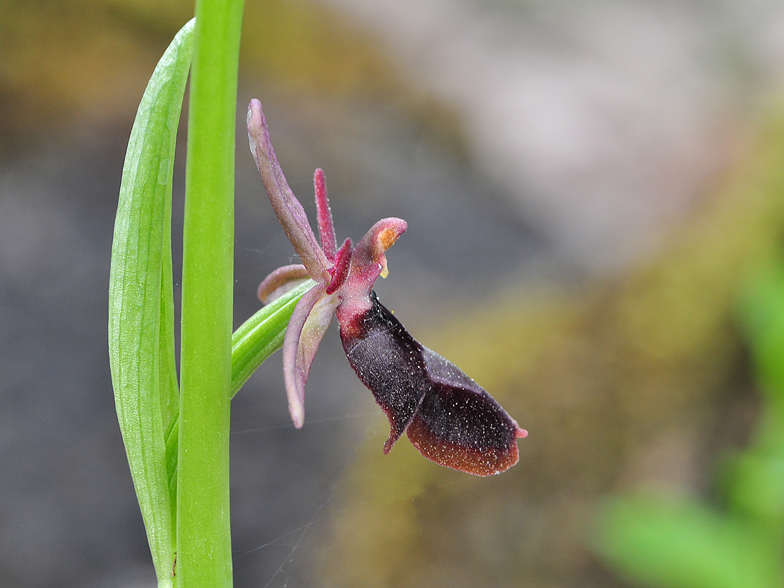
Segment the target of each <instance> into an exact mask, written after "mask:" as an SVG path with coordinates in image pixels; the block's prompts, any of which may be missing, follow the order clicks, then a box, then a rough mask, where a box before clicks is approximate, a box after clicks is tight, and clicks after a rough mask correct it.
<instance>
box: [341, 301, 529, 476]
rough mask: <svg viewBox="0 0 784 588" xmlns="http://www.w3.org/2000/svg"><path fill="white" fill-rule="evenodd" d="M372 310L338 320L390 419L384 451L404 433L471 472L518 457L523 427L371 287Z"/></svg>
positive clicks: (499, 467)
mask: <svg viewBox="0 0 784 588" xmlns="http://www.w3.org/2000/svg"><path fill="white" fill-rule="evenodd" d="M371 300H372V306H371V308H370V310H368V311H367V312H364V313H362V314H360V315H358V316H356V317H354V318H353V321H352V322H354V324H351V325H346V327H347V328H344V326H343V325H341V329H340V336H341V339H342V341H343V348H344V350H345V351H346V357H348V361H349V363H350V364H351V367H352V368H354V371H355V372H356V373H357V375H358V376H359V378H360V380H362V382H363V383H364V384H365V385H366V386H367V387H368V388H369V389H370V391H371V392H372V393H373V396H374V397H375V399H376V402H378V404H379V405H380V406H381V408H382V409H383V410H384V412H385V413H386V415H387V417H388V418H389V425H390V429H391V430H390V435H389V439H387V441H386V443H385V444H384V453H388V452H389V451H390V449H392V446H393V445H394V444H395V442H396V441H397V440H398V439H399V438H400V436H401V435H402V434H403V433H404V432H407V433H408V438H409V439H410V440H411V443H412V445H413V446H414V447H416V448H417V449H418V450H419V452H420V453H421V454H422V455H424V456H425V457H426V458H428V459H429V460H431V461H434V462H436V463H438V464H440V465H443V466H446V467H450V468H453V469H456V470H461V471H464V472H468V473H470V474H475V475H480V476H488V475H490V474H498V473H500V472H503V471H504V470H507V469H508V468H510V467H512V466H513V465H514V464H516V463H517V460H518V453H517V442H516V439H517V438H518V437H525V436H526V435H527V433H526V432H525V431H524V430H523V429H521V428H520V427H519V426H518V425H517V423H516V422H515V421H514V420H513V419H512V418H511V417H510V416H509V415H508V414H507V413H506V411H504V409H503V408H501V406H500V405H499V404H498V403H497V402H496V401H495V400H494V399H493V397H492V396H490V395H489V394H488V393H487V392H485V390H484V389H482V388H481V387H480V386H479V385H477V383H476V382H474V381H473V380H472V379H471V378H469V377H468V376H467V375H466V374H464V373H463V372H462V371H461V370H460V369H459V368H458V367H457V366H456V365H454V364H453V363H452V362H450V361H448V360H446V359H444V358H443V357H441V356H440V355H438V354H437V353H435V352H433V351H431V350H430V349H428V348H426V347H424V346H422V345H421V344H420V343H419V342H417V341H416V340H415V339H414V338H413V337H412V336H411V335H410V334H409V333H408V331H406V329H405V328H404V327H403V325H402V324H400V321H398V320H397V319H396V318H395V316H394V315H393V314H392V313H391V312H390V311H389V310H387V309H386V308H385V307H384V306H383V305H382V304H381V303H380V302H379V301H378V297H377V296H376V293H375V292H371Z"/></svg>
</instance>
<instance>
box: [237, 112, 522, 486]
mask: <svg viewBox="0 0 784 588" xmlns="http://www.w3.org/2000/svg"><path fill="white" fill-rule="evenodd" d="M248 137H249V140H250V149H251V152H252V153H253V157H254V158H255V160H256V165H257V167H258V168H259V172H260V173H261V179H262V181H263V183H264V187H265V189H266V191H267V195H268V196H269V199H270V202H271V203H272V208H273V209H274V210H275V214H276V215H277V217H278V220H279V221H280V224H281V225H282V226H283V231H284V232H285V233H286V236H287V237H288V238H289V241H291V244H292V245H294V249H295V251H296V252H297V254H298V255H299V257H300V259H301V261H302V264H297V265H288V266H285V267H281V268H279V269H277V270H275V271H274V272H272V273H271V274H270V275H269V276H267V278H265V279H264V281H263V282H262V283H261V284H260V285H259V290H258V294H259V298H260V299H261V300H262V302H269V301H271V300H272V299H274V298H276V297H277V296H280V295H281V294H282V293H283V292H285V291H287V290H288V289H290V288H292V287H294V286H295V285H296V284H297V283H299V282H302V281H303V280H306V279H307V278H311V279H312V280H313V281H314V282H315V283H316V284H315V285H314V286H313V287H312V288H311V289H310V290H308V291H307V292H306V293H305V295H304V296H302V298H301V299H300V301H299V303H298V304H297V306H296V308H295V309H294V312H293V313H292V315H291V319H290V321H289V325H288V328H287V329H286V334H285V337H284V341H283V375H284V381H285V386H286V394H287V396H288V403H289V412H290V413H291V418H292V420H293V422H294V426H295V427H296V428H300V427H302V424H303V422H304V419H305V382H306V381H307V379H308V373H309V371H310V366H311V364H312V362H313V357H314V355H315V354H316V350H317V349H318V346H319V344H320V343H321V340H322V338H323V337H324V333H325V332H326V330H327V327H328V326H329V324H330V322H331V320H332V315H333V313H334V314H336V315H337V320H338V326H339V329H340V339H341V341H342V342H343V349H344V350H345V352H346V357H347V358H348V362H349V364H350V365H351V367H352V368H353V369H354V371H355V372H356V374H357V376H359V379H360V380H361V381H362V382H363V383H364V384H365V386H367V388H369V389H370V391H371V392H372V393H373V396H374V397H375V400H376V402H377V403H378V404H379V405H380V406H381V409H382V410H383V411H384V412H385V413H386V415H387V418H388V419H389V425H390V429H391V430H390V435H389V438H388V439H387V441H386V443H385V444H384V453H389V451H390V450H391V449H392V446H393V445H394V444H395V442H396V441H397V440H398V439H399V438H400V437H401V436H402V435H403V433H404V432H405V433H406V434H407V435H408V438H409V440H410V441H411V444H412V445H413V446H414V447H415V448H416V449H417V450H419V452H420V453H422V455H424V456H425V457H426V458H427V459H429V460H431V461H434V462H436V463H438V464H440V465H443V466H446V467H450V468H453V469H456V470H460V471H464V472H468V473H470V474H475V475H480V476H487V475H490V474H497V473H500V472H503V471H504V470H507V469H508V468H510V467H511V466H513V465H514V464H516V463H517V460H518V450H517V442H516V440H517V438H518V437H520V438H521V437H525V436H527V435H528V433H527V432H526V431H525V430H523V429H521V428H520V427H519V426H518V425H517V423H516V422H515V421H514V420H513V419H512V418H511V417H510V416H509V415H508V414H507V413H506V412H505V411H504V409H503V408H501V407H500V406H499V404H498V403H497V402H496V401H495V400H494V399H493V398H492V397H491V396H490V395H489V394H488V393H487V392H485V390H483V389H482V388H481V387H480V386H479V385H478V384H476V382H474V381H473V380H472V379H471V378H469V377H468V376H467V375H466V374H464V373H463V372H462V371H460V369H459V368H458V367H457V366H456V365H454V364H453V363H451V362H449V361H448V360H446V359H444V358H443V357H441V356H440V355H438V354H437V353H435V352H433V351H431V350H430V349H428V348H426V347H424V346H423V345H421V344H419V343H418V342H417V341H416V340H415V339H414V338H413V337H412V336H411V335H410V334H409V333H408V331H406V330H405V328H404V327H403V325H402V324H401V323H400V321H398V320H397V318H395V316H394V315H393V314H392V313H391V312H390V311H389V310H387V309H386V308H385V307H384V306H383V305H382V304H381V302H379V300H378V297H377V296H376V293H375V292H374V291H373V286H374V285H375V283H376V280H377V279H378V277H379V276H382V277H386V276H387V273H388V270H387V260H386V254H385V253H386V250H387V249H389V248H390V247H391V246H392V244H393V243H394V242H395V241H396V240H397V238H398V237H399V236H400V235H401V234H402V233H403V232H405V230H406V228H407V226H408V225H407V224H406V222H405V221H404V220H402V219H399V218H385V219H382V220H380V221H378V222H377V223H376V224H375V225H373V226H372V227H371V228H370V230H369V231H368V232H367V233H366V234H365V236H364V237H362V239H360V241H359V242H358V243H357V244H356V246H354V244H353V243H352V241H351V239H346V240H345V241H344V242H343V245H342V246H341V247H340V248H338V247H337V241H336V240H335V231H334V227H333V224H332V213H331V212H330V209H329V202H328V200H327V188H326V180H325V178H324V172H323V171H322V170H321V169H317V170H316V172H315V176H314V185H315V192H316V210H317V215H318V229H319V237H320V239H319V240H320V245H319V243H318V242H317V241H316V236H315V235H314V233H313V230H312V229H311V227H310V224H309V223H308V218H307V216H306V215H305V211H304V209H303V208H302V205H301V204H300V203H299V201H298V200H297V198H296V197H295V196H294V193H293V192H292V191H291V188H289V185H288V183H287V182H286V178H285V177H284V175H283V171H282V170H281V167H280V165H279V164H278V160H277V158H276V156H275V151H274V149H273V148H272V142H271V141H270V135H269V129H268V128H267V123H266V120H265V118H264V113H263V112H262V109H261V103H260V102H259V101H258V100H252V101H251V103H250V106H249V107H248Z"/></svg>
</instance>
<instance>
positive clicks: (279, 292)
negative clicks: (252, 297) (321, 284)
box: [256, 263, 310, 304]
mask: <svg viewBox="0 0 784 588" xmlns="http://www.w3.org/2000/svg"><path fill="white" fill-rule="evenodd" d="M308 278H310V275H309V274H308V270H307V269H305V266H304V265H302V264H301V263H298V264H294V265H284V266H283V267H279V268H278V269H276V270H275V271H274V272H272V273H271V274H270V275H268V276H267V277H266V278H264V280H262V282H261V284H259V289H258V290H257V292H256V293H257V295H258V297H259V300H261V301H262V302H264V303H265V304H266V303H268V302H272V301H273V300H275V299H276V298H280V297H281V296H283V295H284V294H285V293H286V292H288V291H289V290H293V289H294V288H296V287H297V286H299V285H300V284H301V283H302V282H303V281H305V280H307V279H308Z"/></svg>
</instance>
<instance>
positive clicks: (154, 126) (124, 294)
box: [109, 20, 194, 586]
mask: <svg viewBox="0 0 784 588" xmlns="http://www.w3.org/2000/svg"><path fill="white" fill-rule="evenodd" d="M193 31H194V21H193V20H191V21H190V22H188V23H187V24H186V25H185V26H184V27H183V28H182V30H180V32H179V33H178V34H177V35H176V36H175V38H174V40H173V41H172V43H171V45H170V46H169V48H168V49H167V50H166V52H165V53H164V55H163V57H161V60H160V62H159V63H158V65H157V67H156V68H155V71H154V72H153V75H152V77H151V79H150V82H149V84H148V85H147V89H146V90H145V92H144V96H143V97H142V101H141V103H140V105H139V110H138V112H137V115H136V121H135V122H134V125H133V130H132V131H131V137H130V140H129V141H128V151H127V153H126V157H125V166H124V168H123V177H122V185H121V187H120V198H119V203H118V206H117V217H116V220H115V227H114V241H113V243H112V264H111V273H110V278H109V361H110V366H111V372H112V382H113V385H114V396H115V404H116V407H117V417H118V420H119V423H120V430H121V432H122V436H123V442H124V443H125V450H126V453H127V456H128V463H129V465H130V469H131V475H132V477H133V483H134V487H135V489H136V495H137V498H138V500H139V506H140V508H141V511H142V517H143V518H144V524H145V527H146V530H147V539H148V541H149V544H150V551H151V552H152V558H153V562H154V564H155V570H156V573H157V575H158V582H159V586H170V585H171V584H172V578H171V569H172V563H173V561H174V550H175V536H174V514H175V509H174V504H173V502H172V491H173V490H172V488H171V486H170V483H169V472H168V470H167V460H166V443H165V439H164V434H165V432H166V431H167V429H169V428H170V427H171V426H172V423H173V422H174V420H175V419H176V417H177V402H178V392H177V373H176V366H175V362H174V312H173V296H172V275H171V267H172V260H171V186H172V169H173V164H174V147H175V142H176V138H177V127H178V122H179V118H180V110H181V107H182V100H183V95H184V92H185V83H186V81H187V78H188V70H189V67H190V61H191V49H192V41H193Z"/></svg>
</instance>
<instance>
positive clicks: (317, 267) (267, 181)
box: [248, 99, 330, 282]
mask: <svg viewBox="0 0 784 588" xmlns="http://www.w3.org/2000/svg"><path fill="white" fill-rule="evenodd" d="M248 139H249V142H250V150H251V152H252V153H253V157H254V159H255V160H256V167H258V169H259V173H260V174H261V180H262V182H264V188H265V189H266V190H267V195H268V196H269V199H270V202H271V203H272V208H273V209H274V210H275V215H276V216H277V217H278V220H279V221H280V224H281V226H282V227H283V231H284V232H285V233H286V236H287V237H288V238H289V241H291V244H292V245H294V249H295V250H296V252H297V255H299V257H300V259H301V260H302V263H303V264H304V265H305V267H306V268H308V273H309V274H310V276H311V277H312V278H313V279H314V280H318V281H324V282H326V281H327V280H328V279H329V278H328V276H327V275H326V271H327V268H328V267H329V265H330V264H329V263H328V262H327V258H326V256H325V255H324V252H323V251H322V250H321V247H319V245H318V243H317V242H316V236H315V235H314V234H313V229H311V227H310V224H309V223H308V217H307V215H306V214H305V210H304V209H303V208H302V205H301V204H300V203H299V201H298V200H297V198H296V196H294V193H293V192H292V191H291V188H289V185H288V182H286V177H285V176H284V175H283V170H282V169H281V168H280V164H279V163H278V159H277V157H276V156H275V150H274V149H273V147H272V141H271V140H270V135H269V129H268V128H267V121H266V120H265V119H264V112H263V111H262V109H261V102H259V101H258V100H256V99H254V100H251V102H250V105H249V106H248Z"/></svg>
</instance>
